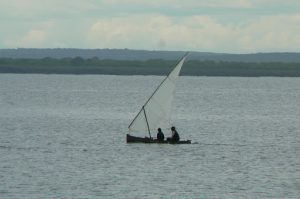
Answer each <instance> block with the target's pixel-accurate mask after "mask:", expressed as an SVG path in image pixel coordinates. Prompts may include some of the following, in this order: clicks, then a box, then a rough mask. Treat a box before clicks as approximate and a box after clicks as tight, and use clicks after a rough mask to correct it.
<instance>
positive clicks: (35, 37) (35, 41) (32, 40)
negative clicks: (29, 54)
mask: <svg viewBox="0 0 300 199" xmlns="http://www.w3.org/2000/svg"><path fill="white" fill-rule="evenodd" d="M46 39H47V33H46V32H45V31H43V30H30V31H29V32H28V33H26V35H24V36H23V37H22V38H21V39H19V40H15V39H8V40H7V41H6V44H7V45H9V46H11V47H36V48H38V47H43V46H44V45H45V44H46Z"/></svg>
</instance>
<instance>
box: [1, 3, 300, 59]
mask: <svg viewBox="0 0 300 199" xmlns="http://www.w3.org/2000/svg"><path fill="white" fill-rule="evenodd" d="M0 48H129V49H146V50H184V51H186V50H188V51H193V50H195V51H206V52H227V53H252V52H287V51H289V52H300V0H184V1H183V0H68V1H67V0H0Z"/></svg>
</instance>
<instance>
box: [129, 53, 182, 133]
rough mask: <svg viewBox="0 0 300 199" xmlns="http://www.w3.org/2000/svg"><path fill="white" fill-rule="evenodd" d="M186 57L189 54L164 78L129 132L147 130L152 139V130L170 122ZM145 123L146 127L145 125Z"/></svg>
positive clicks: (136, 117)
mask: <svg viewBox="0 0 300 199" xmlns="http://www.w3.org/2000/svg"><path fill="white" fill-rule="evenodd" d="M186 57H187V54H186V55H185V56H184V57H183V58H182V59H181V60H180V61H179V62H178V63H177V65H176V66H175V68H174V69H173V70H172V71H171V72H170V73H169V74H168V76H166V77H165V78H164V80H163V81H162V82H161V83H160V84H159V86H158V87H157V88H156V90H155V91H154V92H153V93H152V95H151V96H150V97H149V98H148V100H147V101H146V103H145V104H144V105H143V106H142V108H141V110H140V111H139V113H138V114H137V115H136V116H135V118H134V119H133V121H132V122H131V123H130V125H129V126H128V128H129V131H133V130H135V131H143V130H144V131H145V130H147V131H148V132H149V136H150V137H151V133H150V131H151V129H152V130H154V129H155V128H157V127H161V125H166V124H165V123H169V122H170V112H171V104H172V100H173V94H174V91H175V83H176V79H177V78H178V76H179V73H180V70H181V67H182V65H183V63H184V61H185V59H186ZM146 112H147V115H146ZM145 121H146V125H145V123H144V122H145ZM143 123H144V124H143ZM145 127H146V128H145Z"/></svg>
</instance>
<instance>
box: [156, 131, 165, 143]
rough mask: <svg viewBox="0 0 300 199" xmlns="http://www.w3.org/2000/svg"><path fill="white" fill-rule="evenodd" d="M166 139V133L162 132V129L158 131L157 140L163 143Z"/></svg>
mask: <svg viewBox="0 0 300 199" xmlns="http://www.w3.org/2000/svg"><path fill="white" fill-rule="evenodd" d="M164 139H165V136H164V133H163V132H162V131H161V128H158V129H157V140H158V141H163V140H164Z"/></svg>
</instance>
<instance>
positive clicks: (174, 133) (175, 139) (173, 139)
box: [167, 126, 180, 142]
mask: <svg viewBox="0 0 300 199" xmlns="http://www.w3.org/2000/svg"><path fill="white" fill-rule="evenodd" d="M171 131H172V137H170V138H167V140H168V141H171V142H179V140H180V137H179V134H178V132H177V131H176V128H175V126H172V127H171Z"/></svg>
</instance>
